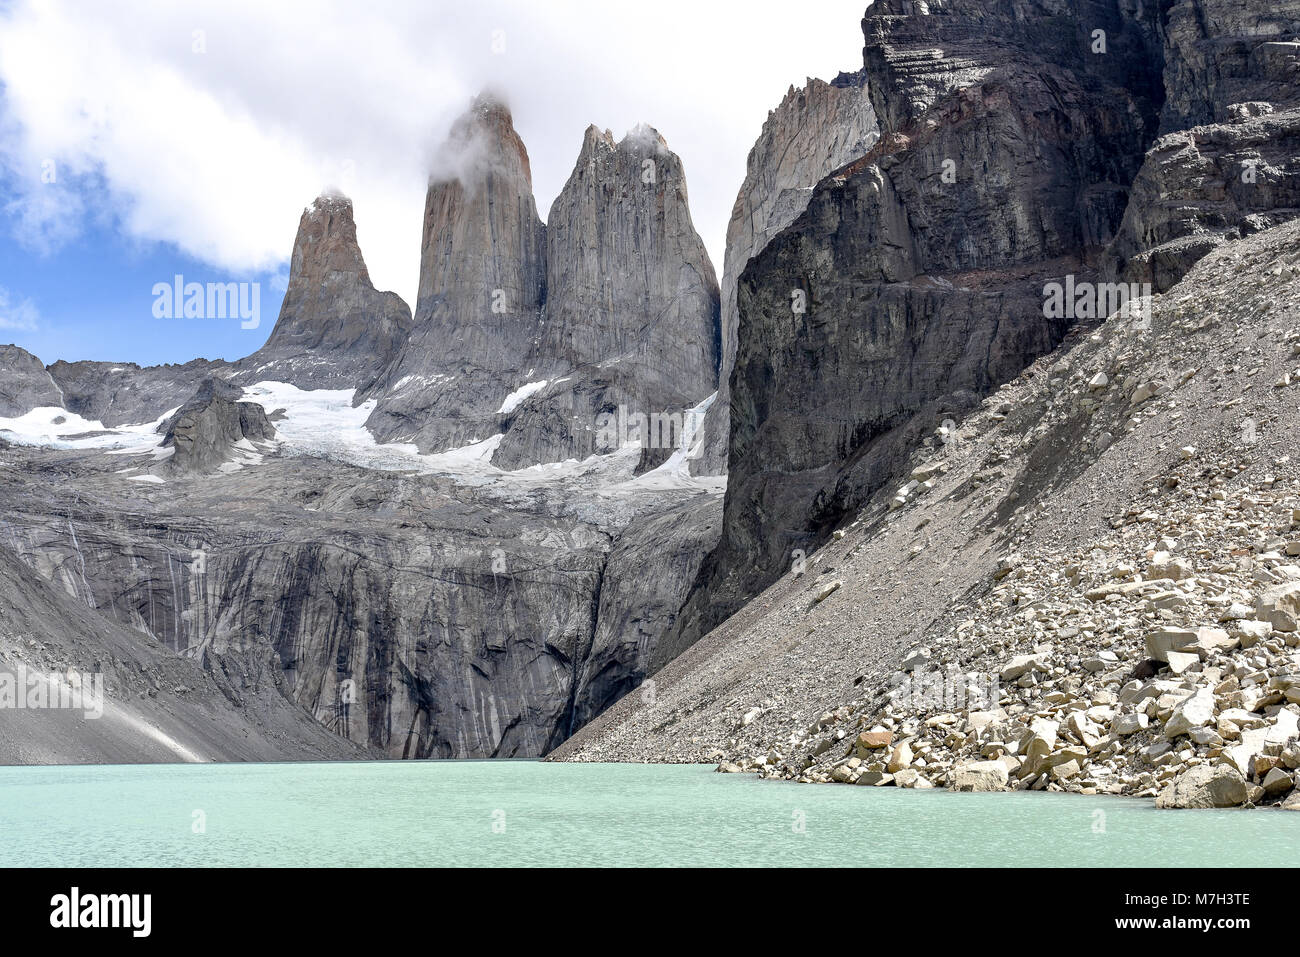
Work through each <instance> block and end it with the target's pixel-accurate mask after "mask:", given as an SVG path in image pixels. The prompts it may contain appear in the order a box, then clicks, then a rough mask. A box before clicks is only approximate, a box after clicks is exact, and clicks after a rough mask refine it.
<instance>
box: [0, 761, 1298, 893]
mask: <svg viewBox="0 0 1300 957" xmlns="http://www.w3.org/2000/svg"><path fill="white" fill-rule="evenodd" d="M1298 852H1300V814H1293V813H1291V812H1287V811H1156V810H1155V809H1154V808H1153V806H1152V802H1151V801H1148V800H1137V799H1127V798H1113V797H1107V798H1097V797H1085V796H1076V795H1064V794H1042V793H1003V794H956V793H949V792H945V791H904V790H897V789H893V788H863V787H851V786H846V785H801V784H792V783H787V782H777V781H760V780H758V779H757V778H755V777H752V776H750V775H739V774H716V773H714V771H713V769H712V767H703V766H689V765H688V766H682V765H675V766H674V765H632V764H545V763H541V762H536V761H438V762H382V763H357V764H341V763H322V764H260V765H259V764H203V765H194V764H185V765H136V766H113V767H6V768H0V865H3V866H10V865H26V866H43V865H59V866H115V865H123V866H129V865H138V866H152V865H214V866H259V865H284V866H351V865H361V866H497V865H511V864H514V865H543V866H545V865H556V866H565V865H575V866H577V865H610V866H620V865H627V866H661V865H716V866H764V865H857V866H872V867H884V866H908V865H914V866H925V865H945V866H965V865H973V866H1016V865H1045V866H1052V865H1059V866H1113V867H1124V866H1139V865H1140V866H1157V867H1158V866H1169V867H1175V866H1176V867H1184V866H1257V865H1261V864H1286V863H1287V862H1289V861H1294V860H1295V859H1296V856H1297V853H1298Z"/></svg>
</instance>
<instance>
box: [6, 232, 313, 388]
mask: <svg viewBox="0 0 1300 957" xmlns="http://www.w3.org/2000/svg"><path fill="white" fill-rule="evenodd" d="M292 241H293V240H292V237H289V240H288V243H289V244H290V245H291V244H292ZM288 248H289V247H288V246H286V250H287V249H288ZM176 273H180V274H181V275H183V276H184V277H185V281H186V282H191V281H193V282H200V283H208V282H236V281H237V282H257V283H260V288H259V294H260V306H261V309H260V316H261V320H260V325H259V326H258V328H256V329H243V328H241V327H240V326H241V323H240V321H239V319H237V318H233V319H184V318H181V319H157V318H154V315H153V303H154V296H153V293H152V290H153V287H154V284H155V283H158V282H166V283H171V282H173V277H174V275H175V274H176ZM278 278H279V279H280V280H281V281H280V282H277V274H276V273H274V272H260V273H259V272H255V271H254V272H242V273H239V274H236V273H233V272H230V271H229V270H223V269H221V268H220V267H217V266H213V265H212V264H210V263H204V262H200V261H198V260H196V259H194V258H192V257H190V256H187V255H185V254H184V253H182V252H180V251H179V250H178V249H176V248H175V247H174V246H172V245H170V244H168V243H159V242H147V241H140V240H133V239H130V238H128V237H125V236H123V234H122V233H121V231H120V230H119V229H116V228H114V227H113V226H111V225H110V226H107V227H100V226H95V227H92V228H90V229H88V230H87V231H86V232H85V233H84V234H83V235H81V236H80V237H78V238H77V239H75V240H73V241H71V242H69V243H68V244H66V245H64V246H62V247H61V248H59V249H58V250H57V251H51V252H49V253H44V252H40V251H36V250H33V249H30V248H27V247H25V246H24V245H23V244H22V243H20V242H19V241H18V240H17V239H15V238H14V237H13V235H12V232H9V231H6V232H2V233H0V288H3V289H4V290H6V291H7V293H8V300H9V302H8V306H9V310H10V312H9V316H6V315H5V310H4V302H3V298H0V342H4V343H8V342H13V343H15V344H17V345H19V346H21V347H22V348H24V349H26V350H27V351H28V352H31V353H33V354H35V355H36V356H38V357H39V358H40V359H41V360H42V361H44V362H45V363H46V364H49V363H51V362H54V361H55V360H56V359H67V360H69V361H73V360H77V359H102V360H105V361H111V362H124V361H126V362H138V363H140V364H141V365H157V364H161V363H166V362H187V361H189V360H190V359H194V358H199V357H202V358H206V359H238V358H241V357H242V356H245V355H248V354H249V353H250V352H254V351H256V350H257V349H258V348H260V347H261V345H262V344H263V343H264V342H265V341H266V337H267V336H268V335H270V332H271V328H272V327H273V326H274V325H275V317H276V316H277V315H278V314H279V311H280V301H281V300H282V299H283V298H284V291H283V282H282V280H283V278H284V274H283V273H280V274H279V276H278ZM24 302H26V303H29V306H28V308H27V309H26V310H23V311H21V312H19V311H17V310H18V308H19V307H20V306H22V304H23V303H24ZM33 310H34V315H33ZM10 317H21V318H10ZM7 318H8V319H10V322H11V323H13V324H19V325H24V326H26V325H34V328H25V329H15V328H6V322H5V320H6V319H7Z"/></svg>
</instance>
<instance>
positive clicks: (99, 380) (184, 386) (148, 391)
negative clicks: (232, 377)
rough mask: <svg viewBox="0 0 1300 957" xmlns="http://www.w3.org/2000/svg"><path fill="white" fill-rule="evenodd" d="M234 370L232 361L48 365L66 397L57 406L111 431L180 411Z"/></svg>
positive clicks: (87, 361)
mask: <svg viewBox="0 0 1300 957" xmlns="http://www.w3.org/2000/svg"><path fill="white" fill-rule="evenodd" d="M231 369H232V366H231V364H230V363H228V362H223V361H221V360H216V361H212V360H209V359H195V360H193V361H192V362H186V363H184V364H172V363H169V364H167V365H161V366H139V365H136V364H135V363H134V362H96V361H90V360H85V361H81V362H65V361H63V360H62V359H60V360H59V361H57V362H54V363H51V364H50V366H49V367H48V371H49V373H50V378H52V379H53V380H54V382H55V384H56V385H57V386H58V387H59V389H60V390H61V391H62V393H63V399H62V401H61V402H59V403H55V404H56V405H62V406H63V408H65V409H67V410H68V411H69V412H75V413H77V415H80V416H82V417H83V418H86V419H91V420H97V421H99V422H102V423H103V424H104V425H105V426H107V427H109V428H113V427H115V426H119V425H138V424H140V423H142V422H153V421H154V420H155V419H158V418H160V417H162V416H163V415H165V414H166V413H168V412H171V411H174V410H175V409H177V408H179V407H180V406H181V405H182V404H183V403H184V402H185V400H186V399H188V398H189V397H190V396H191V395H193V394H194V389H195V386H196V385H197V384H198V383H200V382H202V381H203V380H204V379H205V378H207V377H209V376H214V375H215V376H222V375H228V374H229V373H230V371H231Z"/></svg>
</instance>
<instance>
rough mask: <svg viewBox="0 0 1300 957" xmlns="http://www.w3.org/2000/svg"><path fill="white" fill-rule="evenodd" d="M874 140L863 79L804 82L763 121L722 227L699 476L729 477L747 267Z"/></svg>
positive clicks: (694, 467)
mask: <svg viewBox="0 0 1300 957" xmlns="http://www.w3.org/2000/svg"><path fill="white" fill-rule="evenodd" d="M879 135H880V131H879V128H878V127H877V124H876V114H875V111H874V110H873V109H872V107H871V97H870V96H869V94H868V93H867V88H866V82H865V79H864V76H863V74H862V72H861V71H859V72H857V73H850V74H840V75H839V76H837V77H836V78H835V79H834V80H833V81H831V82H830V83H827V82H825V81H823V80H817V79H810V80H808V83H807V85H805V86H803V87H800V88H799V89H795V88H794V87H791V88H790V91H789V92H788V93H786V95H785V99H783V100H782V101H781V103H780V105H779V106H777V108H776V109H774V110H772V111H771V112H769V113H768V116H767V120H766V121H765V122H764V123H763V130H762V132H761V133H760V134H759V137H758V140H757V141H756V142H755V143H754V146H753V148H752V149H751V150H750V151H749V160H748V162H747V164H746V169H745V180H744V182H743V183H742V184H741V186H740V192H739V193H738V194H737V196H736V204H735V206H734V207H733V208H732V211H731V219H730V221H729V222H728V223H727V251H726V260H725V262H724V264H723V274H722V357H721V373H720V375H719V384H718V398H717V401H716V402H714V403H713V405H712V406H710V407H709V410H708V413H707V415H706V416H705V419H704V426H703V429H704V437H703V446H702V450H701V454H700V455H699V457H698V458H697V459H696V460H695V461H693V462H692V463H691V470H692V472H694V473H695V474H697V475H720V474H722V473H724V472H726V470H727V436H728V425H729V423H730V409H731V384H730V377H731V368H732V365H733V364H734V362H735V358H736V330H737V326H738V324H739V320H740V315H739V312H738V310H737V307H736V281H737V280H738V279H739V278H740V274H741V272H742V271H743V270H744V268H745V266H747V265H748V264H749V261H750V260H751V259H752V258H754V256H755V255H757V254H758V253H759V252H760V251H762V249H763V248H764V247H765V246H766V245H767V244H768V242H769V241H771V239H772V237H773V236H775V235H777V234H778V233H779V232H781V230H783V229H785V228H786V227H787V226H789V225H790V224H791V223H792V222H794V220H795V218H796V217H797V216H798V215H799V214H800V213H802V212H803V211H804V209H806V208H807V206H808V201H809V200H810V199H811V198H812V193H813V187H814V186H816V185H817V183H818V182H819V181H821V179H822V178H823V177H825V176H827V175H828V174H829V173H831V172H832V171H834V170H836V169H838V168H839V167H841V166H843V165H845V164H846V163H848V162H850V161H851V160H855V159H857V158H859V157H860V156H862V155H864V154H865V153H866V152H867V150H869V149H870V148H871V147H872V146H873V145H875V142H876V140H877V138H878V137H879Z"/></svg>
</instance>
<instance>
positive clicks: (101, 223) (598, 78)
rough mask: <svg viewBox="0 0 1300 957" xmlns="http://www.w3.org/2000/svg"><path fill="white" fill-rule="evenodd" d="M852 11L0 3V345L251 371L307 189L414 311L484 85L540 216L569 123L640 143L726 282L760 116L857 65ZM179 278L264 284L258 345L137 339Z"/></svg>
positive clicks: (603, 2) (239, 337) (198, 326)
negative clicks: (339, 213)
mask: <svg viewBox="0 0 1300 957" xmlns="http://www.w3.org/2000/svg"><path fill="white" fill-rule="evenodd" d="M866 5H867V3H866V0H822V2H821V3H819V4H818V8H817V12H816V13H815V14H814V13H810V12H807V11H800V12H796V13H792V12H791V8H790V6H789V4H788V2H787V0H749V2H747V3H746V4H745V5H743V8H742V7H741V6H740V5H735V4H730V3H726V4H702V3H699V2H698V0H659V2H657V3H655V4H653V5H648V6H647V5H643V4H612V3H609V2H608V0H548V2H547V3H546V4H536V3H531V2H526V0H474V2H472V3H471V2H466V0H370V2H368V3H365V4H361V3H357V2H355V0H277V2H274V3H267V2H266V0H114V2H113V3H98V2H87V0H0V343H3V342H10V341H12V342H15V343H16V344H18V345H19V346H22V347H23V348H25V349H27V350H29V351H31V352H33V353H34V354H36V355H37V356H39V357H40V358H41V359H42V360H43V361H45V362H47V363H49V362H53V361H55V360H56V359H69V360H73V359H102V360H107V361H115V362H121V361H131V362H139V363H142V364H152V363H158V362H185V361H188V360H189V359H192V358H197V357H205V358H210V359H214V358H225V359H236V358H239V357H242V356H245V355H247V354H249V353H251V352H253V351H255V350H256V349H257V348H258V347H260V346H261V345H262V343H263V342H264V341H265V339H266V337H267V335H269V333H270V331H271V328H272V327H273V325H274V323H275V318H276V315H277V313H278V311H279V306H280V301H281V298H282V296H283V287H284V283H285V281H286V280H287V275H286V269H287V264H288V259H289V256H290V253H291V251H292V246H293V239H294V232H295V230H296V229H297V225H298V218H299V216H300V215H301V213H302V210H303V208H304V207H306V206H307V205H309V204H310V203H311V201H312V200H313V199H314V198H315V197H316V196H318V195H320V194H321V193H322V192H324V191H325V190H339V191H342V192H343V193H345V194H346V195H348V196H350V197H351V198H352V200H353V202H354V207H355V212H356V222H357V238H358V241H359V242H360V245H361V250H362V253H363V255H364V256H365V259H366V264H367V266H368V267H369V270H370V275H371V279H372V280H373V282H374V284H375V286H376V287H377V288H379V289H382V290H392V291H394V292H396V293H398V295H400V296H402V298H403V299H405V300H406V301H407V302H408V303H411V302H412V301H413V299H414V297H415V291H416V287H417V284H418V276H419V250H420V233H421V228H422V220H423V207H424V194H425V189H426V184H427V180H428V172H429V168H430V164H431V159H432V157H433V156H434V154H435V151H436V149H437V147H438V145H439V143H440V142H441V141H442V139H443V137H444V136H445V135H446V132H447V130H448V129H449V128H450V125H451V123H452V122H453V121H454V119H455V118H456V117H457V116H458V115H459V114H460V113H461V112H463V111H464V109H465V108H466V107H467V106H468V104H469V102H470V100H471V98H472V97H473V96H474V95H475V94H476V93H478V92H479V91H481V90H483V89H485V88H490V89H492V90H494V91H495V92H497V93H498V94H500V95H504V96H505V98H506V99H507V100H508V101H509V103H510V105H511V107H512V110H513V113H514V120H515V127H516V129H517V130H518V131H519V133H520V136H521V137H522V138H523V140H524V143H525V144H526V145H527V148H528V152H529V156H530V159H531V165H532V175H533V187H534V192H535V194H536V198H537V206H538V212H539V214H540V215H541V217H542V218H543V219H545V218H546V215H547V212H548V210H549V207H550V204H551V202H552V200H553V199H554V197H555V195H556V194H557V193H558V192H559V190H560V189H561V188H562V186H563V185H564V182H565V181H566V179H567V178H568V177H569V175H570V174H571V172H572V170H573V166H574V162H575V161H576V159H577V156H578V153H579V150H580V148H581V145H582V139H583V133H584V131H585V130H586V128H587V126H588V125H589V124H591V123H595V124H596V125H597V126H599V127H600V128H602V129H605V128H608V129H610V130H611V131H613V132H614V134H615V135H616V136H620V137H621V136H622V135H623V133H625V132H626V131H627V130H630V129H632V128H633V127H635V126H636V125H638V124H639V123H642V122H645V123H648V124H649V125H651V126H653V127H655V128H656V129H657V130H658V131H659V132H660V133H661V134H662V135H663V136H664V137H665V139H666V140H667V142H668V145H669V147H670V148H671V149H673V150H674V151H675V152H676V153H677V154H678V155H679V156H680V157H681V159H682V162H683V165H684V167H685V170H686V177H687V182H688V183H689V188H690V202H691V213H692V218H693V219H694V222H695V227H696V229H697V231H698V232H699V233H700V236H701V238H702V239H703V240H704V242H705V245H706V246H707V247H708V250H709V254H710V256H711V257H712V258H713V261H714V266H715V268H716V269H717V270H718V272H719V273H721V269H722V252H723V248H724V246H725V235H726V229H727V222H728V220H729V219H730V215H731V209H732V205H733V203H734V201H735V198H736V190H737V188H738V187H739V185H740V183H741V181H742V179H743V177H744V173H745V160H746V157H747V155H748V153H749V149H750V147H751V146H752V145H753V142H754V140H755V138H756V137H757V136H758V134H759V131H760V129H761V127H762V124H763V121H764V119H765V118H766V116H767V113H768V111H769V110H770V109H772V108H773V107H775V106H776V105H777V104H778V103H779V102H780V101H781V99H782V97H783V96H784V95H785V93H786V91H787V89H788V88H789V87H791V86H792V85H793V86H800V85H802V84H803V83H804V81H805V79H806V78H807V77H811V76H819V77H822V78H824V79H830V78H831V77H833V76H834V75H835V74H836V73H838V72H840V71H842V70H848V71H852V70H857V69H859V68H860V67H861V65H862V56H861V50H862V34H861V30H860V27H859V20H860V18H861V16H862V11H863V9H864V8H865V7H866ZM50 169H53V170H54V173H55V175H54V177H53V182H49V181H48V177H47V175H46V174H47V172H48V171H49V170H50ZM176 274H181V275H183V276H184V277H185V280H186V281H187V282H199V283H210V282H211V283H216V282H242V283H253V282H256V283H259V284H260V285H259V289H260V295H261V322H260V325H259V327H258V328H257V329H243V328H241V326H240V322H239V320H238V319H158V318H155V316H154V314H153V308H152V306H153V287H154V285H155V284H156V283H160V282H162V283H167V282H171V281H172V277H174V276H175V275H176Z"/></svg>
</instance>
